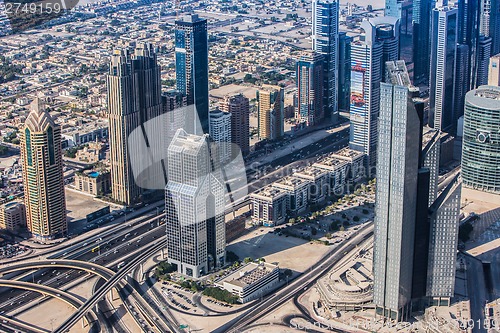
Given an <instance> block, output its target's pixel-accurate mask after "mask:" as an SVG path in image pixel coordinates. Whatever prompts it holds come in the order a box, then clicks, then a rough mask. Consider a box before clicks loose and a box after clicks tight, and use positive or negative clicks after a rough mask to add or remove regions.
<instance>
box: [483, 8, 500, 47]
mask: <svg viewBox="0 0 500 333" xmlns="http://www.w3.org/2000/svg"><path fill="white" fill-rule="evenodd" d="M480 3H481V5H480V28H479V29H480V34H481V35H483V36H485V37H491V39H492V41H491V54H498V53H500V1H499V0H481V1H480Z"/></svg>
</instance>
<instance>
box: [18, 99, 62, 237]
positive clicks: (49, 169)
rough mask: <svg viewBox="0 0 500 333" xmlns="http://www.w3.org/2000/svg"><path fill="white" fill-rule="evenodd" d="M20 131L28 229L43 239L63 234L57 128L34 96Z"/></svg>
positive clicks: (60, 162) (59, 131) (59, 137)
mask: <svg viewBox="0 0 500 333" xmlns="http://www.w3.org/2000/svg"><path fill="white" fill-rule="evenodd" d="M20 134H21V135H20V150H21V164H22V167H23V184H24V203H25V206H26V222H27V226H28V230H29V231H30V232H31V234H32V235H33V237H35V238H37V239H40V240H44V241H45V240H50V239H53V238H56V237H63V236H66V234H67V232H68V223H67V220H66V200H65V194H64V178H63V166H62V148H61V127H60V126H59V125H57V124H56V123H55V122H54V119H53V118H52V117H51V116H50V114H49V112H48V111H47V109H46V108H45V105H44V103H43V102H42V101H40V100H39V99H38V98H36V99H35V100H34V101H33V103H32V104H31V112H30V113H29V115H28V118H26V122H25V124H24V126H23V128H22V130H21V131H20Z"/></svg>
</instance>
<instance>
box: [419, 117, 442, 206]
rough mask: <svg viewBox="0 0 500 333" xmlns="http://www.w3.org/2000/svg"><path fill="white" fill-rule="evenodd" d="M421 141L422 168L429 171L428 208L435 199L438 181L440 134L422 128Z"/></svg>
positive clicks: (430, 129) (428, 128)
mask: <svg viewBox="0 0 500 333" xmlns="http://www.w3.org/2000/svg"><path fill="white" fill-rule="evenodd" d="M423 132H424V133H423V139H422V155H421V156H422V159H423V166H424V167H425V168H427V169H429V200H428V205H427V206H428V207H430V206H431V205H432V204H433V203H434V201H435V200H436V198H437V190H438V180H439V156H440V154H441V135H440V134H441V132H440V131H437V130H435V129H432V128H430V127H427V126H426V127H424V129H423Z"/></svg>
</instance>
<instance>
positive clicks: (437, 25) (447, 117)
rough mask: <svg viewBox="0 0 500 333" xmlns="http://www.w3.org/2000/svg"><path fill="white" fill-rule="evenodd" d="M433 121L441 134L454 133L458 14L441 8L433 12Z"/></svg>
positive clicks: (431, 91)
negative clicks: (450, 131) (442, 131)
mask: <svg viewBox="0 0 500 333" xmlns="http://www.w3.org/2000/svg"><path fill="white" fill-rule="evenodd" d="M431 19H432V24H431V27H432V29H431V31H432V36H431V66H430V86H429V87H430V99H429V108H430V119H429V122H430V124H431V126H432V127H433V128H435V129H439V130H445V131H448V130H452V129H453V127H454V125H455V124H454V123H453V119H454V112H455V105H454V96H455V95H454V89H455V67H456V59H457V40H458V39H457V35H458V30H457V24H458V23H457V20H458V10H457V9H456V8H451V7H438V8H435V9H433V11H432V18H431Z"/></svg>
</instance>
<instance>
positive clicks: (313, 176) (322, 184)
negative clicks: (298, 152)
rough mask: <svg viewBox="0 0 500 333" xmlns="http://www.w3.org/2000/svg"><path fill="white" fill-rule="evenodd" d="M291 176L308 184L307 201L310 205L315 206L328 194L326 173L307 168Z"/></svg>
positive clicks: (317, 169) (311, 167) (314, 168)
mask: <svg viewBox="0 0 500 333" xmlns="http://www.w3.org/2000/svg"><path fill="white" fill-rule="evenodd" d="M293 175H294V176H295V177H298V178H302V179H305V180H307V181H309V182H310V186H309V201H310V203H311V204H316V203H318V202H321V201H323V200H325V198H326V196H327V195H328V194H329V193H328V192H329V188H328V172H327V171H325V170H323V169H319V168H316V167H314V166H309V167H306V168H304V169H302V170H299V171H297V172H295V173H294V174H293Z"/></svg>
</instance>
